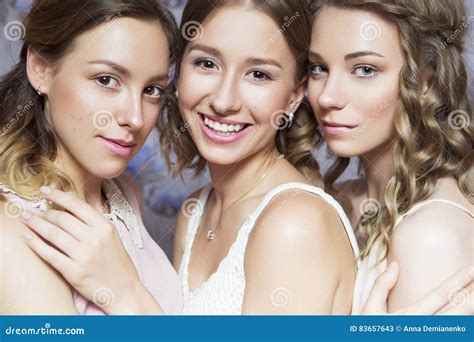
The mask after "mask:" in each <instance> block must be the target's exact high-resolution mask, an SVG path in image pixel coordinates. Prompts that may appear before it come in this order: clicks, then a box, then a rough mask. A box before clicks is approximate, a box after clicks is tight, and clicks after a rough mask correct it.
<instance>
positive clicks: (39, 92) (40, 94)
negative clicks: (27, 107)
mask: <svg viewBox="0 0 474 342" xmlns="http://www.w3.org/2000/svg"><path fill="white" fill-rule="evenodd" d="M36 92H37V93H38V95H39V96H43V93H42V92H41V87H39V88H38V90H37V91H36Z"/></svg>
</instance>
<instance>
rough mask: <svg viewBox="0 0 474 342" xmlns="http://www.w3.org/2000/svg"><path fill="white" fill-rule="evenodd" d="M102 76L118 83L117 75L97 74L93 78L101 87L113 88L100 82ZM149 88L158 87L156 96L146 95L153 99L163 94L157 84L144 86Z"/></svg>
mask: <svg viewBox="0 0 474 342" xmlns="http://www.w3.org/2000/svg"><path fill="white" fill-rule="evenodd" d="M104 78H107V79H108V80H114V81H115V82H117V83H118V84H119V83H120V81H119V79H118V78H117V77H114V76H112V75H100V76H97V77H96V78H95V80H96V82H97V83H98V84H99V86H101V87H103V88H106V89H114V88H115V87H109V86H105V85H103V84H102V83H100V79H104ZM149 88H156V89H158V91H159V95H158V96H152V95H147V96H148V97H151V98H153V99H158V98H160V97H161V95H163V93H164V90H163V89H162V88H161V87H159V86H156V85H152V86H148V87H146V88H145V90H146V89H149Z"/></svg>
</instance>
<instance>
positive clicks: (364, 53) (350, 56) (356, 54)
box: [344, 51, 384, 61]
mask: <svg viewBox="0 0 474 342" xmlns="http://www.w3.org/2000/svg"><path fill="white" fill-rule="evenodd" d="M363 56H378V57H382V58H384V57H383V56H382V55H381V54H378V53H377V52H373V51H359V52H353V53H350V54H347V55H345V56H344V60H345V61H347V60H349V59H353V58H357V57H363Z"/></svg>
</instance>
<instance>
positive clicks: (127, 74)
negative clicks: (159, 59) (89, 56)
mask: <svg viewBox="0 0 474 342" xmlns="http://www.w3.org/2000/svg"><path fill="white" fill-rule="evenodd" d="M89 64H103V65H107V66H109V67H111V68H112V69H114V70H116V71H117V72H118V73H120V74H122V75H124V76H125V77H128V78H129V77H130V76H131V74H130V71H128V69H127V68H125V67H123V66H121V65H119V64H117V63H114V62H112V61H108V60H105V59H100V60H96V61H92V62H89ZM167 80H168V74H162V75H158V76H154V77H151V78H150V80H149V82H151V83H154V82H161V81H167Z"/></svg>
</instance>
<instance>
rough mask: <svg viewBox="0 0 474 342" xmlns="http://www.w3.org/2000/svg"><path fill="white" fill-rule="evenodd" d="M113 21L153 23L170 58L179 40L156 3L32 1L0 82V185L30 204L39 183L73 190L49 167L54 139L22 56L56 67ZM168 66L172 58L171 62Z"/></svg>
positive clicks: (166, 14)
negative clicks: (35, 55)
mask: <svg viewBox="0 0 474 342" xmlns="http://www.w3.org/2000/svg"><path fill="white" fill-rule="evenodd" d="M117 17H133V18H137V19H144V20H149V21H155V22H156V23H159V24H160V25H161V26H162V28H163V30H164V32H165V34H166V36H167V38H168V41H169V45H170V47H171V49H172V50H171V51H170V53H171V56H172V57H173V56H174V50H173V49H175V48H176V47H177V46H178V44H179V41H178V39H177V37H178V36H179V32H178V28H177V25H176V22H175V21H174V17H173V16H172V14H171V13H170V12H169V11H168V9H167V8H166V7H164V6H163V5H161V4H160V2H159V1H157V0H133V1H132V0H88V1H79V0H71V1H63V0H37V1H34V2H33V4H32V9H31V11H30V12H29V13H28V15H27V16H26V18H25V20H24V21H23V25H24V26H23V28H24V32H23V33H24V38H23V40H24V44H23V47H22V49H21V53H20V61H19V62H18V63H17V64H16V65H15V66H14V68H13V70H12V71H10V72H9V73H8V74H6V75H5V76H4V77H3V78H2V80H1V82H0V99H1V103H2V105H3V106H2V108H1V112H0V129H1V131H0V182H1V183H4V184H6V185H7V186H8V187H10V188H12V189H14V190H15V191H16V192H18V193H19V194H20V195H21V196H23V197H25V198H30V199H33V198H35V196H36V193H37V190H38V188H39V187H41V186H42V185H44V184H49V185H54V186H56V187H58V188H60V189H63V190H72V189H74V186H73V184H72V182H71V180H70V179H69V177H67V175H65V174H64V173H62V172H61V171H60V170H58V169H57V168H56V166H55V165H54V164H53V161H54V159H55V158H56V154H57V140H56V137H55V134H54V130H53V127H51V125H50V124H49V122H48V121H47V120H46V117H45V113H44V98H43V97H41V96H39V95H38V94H37V92H36V90H35V89H33V87H32V86H31V85H30V83H29V81H28V78H27V73H26V63H27V51H28V48H31V49H33V50H35V51H37V52H39V53H40V54H41V56H42V57H43V58H45V60H46V61H47V62H48V63H51V65H54V66H57V65H59V64H60V62H61V60H62V58H63V57H64V56H65V55H66V54H67V53H68V52H69V51H70V50H71V49H72V48H73V46H74V40H75V38H76V37H78V36H79V35H80V34H82V33H84V32H86V31H88V30H90V29H92V28H94V27H97V26H98V25H100V24H103V23H106V22H108V21H110V20H113V19H114V18H117ZM171 61H172V62H173V58H172V59H171Z"/></svg>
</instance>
